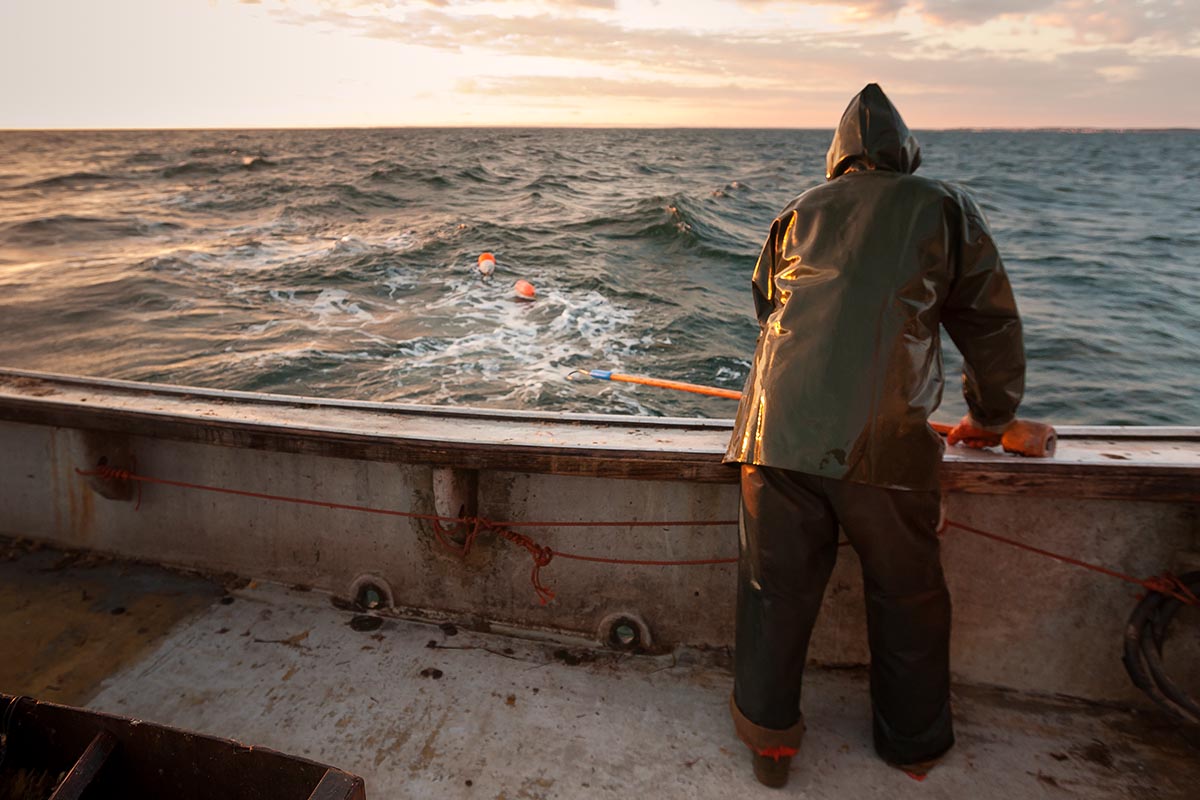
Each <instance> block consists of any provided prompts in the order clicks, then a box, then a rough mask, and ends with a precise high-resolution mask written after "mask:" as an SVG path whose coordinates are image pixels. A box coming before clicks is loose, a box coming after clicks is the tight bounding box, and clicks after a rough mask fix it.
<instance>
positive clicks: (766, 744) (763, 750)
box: [729, 695, 804, 789]
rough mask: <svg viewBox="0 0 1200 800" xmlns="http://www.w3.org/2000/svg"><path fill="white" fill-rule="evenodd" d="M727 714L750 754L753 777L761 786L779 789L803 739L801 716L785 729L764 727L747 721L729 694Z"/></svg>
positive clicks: (786, 778)
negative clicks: (751, 755) (752, 758)
mask: <svg viewBox="0 0 1200 800" xmlns="http://www.w3.org/2000/svg"><path fill="white" fill-rule="evenodd" d="M729 713H730V715H731V716H732V717H733V727H734V730H735V731H736V732H737V735H738V738H739V739H741V740H742V741H743V742H745V743H746V746H747V747H749V748H750V752H751V753H753V754H754V777H755V778H757V779H758V782H759V783H761V784H762V785H763V786H769V787H771V788H772V789H780V788H782V787H784V786H785V785H787V781H788V771H789V770H791V768H792V757H793V756H794V755H796V753H798V752H799V750H800V740H801V739H802V738H804V719H803V718H801V719H799V720H797V722H796V724H795V725H793V726H792V727H790V728H787V729H786V730H776V729H774V728H764V727H763V726H761V725H756V724H755V723H753V722H751V721H750V720H749V719H748V718H747V717H746V715H745V714H743V713H742V710H741V709H740V708H738V706H737V701H736V700H735V699H734V697H733V695H730V696H729Z"/></svg>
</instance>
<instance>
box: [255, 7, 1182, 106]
mask: <svg viewBox="0 0 1200 800" xmlns="http://www.w3.org/2000/svg"><path fill="white" fill-rule="evenodd" d="M1073 1H1074V0H1027V2H1024V3H1021V2H1018V5H1020V6H1021V7H1031V8H1032V7H1033V6H1035V5H1037V4H1038V3H1040V4H1041V6H1045V7H1047V8H1048V7H1051V6H1054V7H1059V6H1063V4H1064V3H1065V2H1073ZM1085 1H1086V2H1089V4H1090V0H1085ZM897 3H903V0H872V1H871V3H869V5H870V6H871V7H878V8H880V9H883V8H885V7H889V6H895V5H897ZM939 4H940V5H953V6H956V7H957V6H961V8H959V9H958V12H957V13H959V14H960V16H965V15H970V14H974V13H976V11H977V10H979V9H982V4H973V3H967V4H961V3H949V2H948V0H923V2H922V7H923V8H924V7H931V8H937V7H940V5H939ZM570 5H572V10H563V8H559V9H558V10H556V11H547V10H546V9H545V8H544V7H543V8H542V10H540V11H535V13H532V14H528V15H525V16H519V15H509V16H504V15H502V14H501V13H500V12H498V11H495V8H496V7H495V5H494V4H492V5H491V6H488V7H486V8H487V9H490V10H480V7H478V6H473V7H472V9H471V10H472V12H473V13H466V12H463V11H461V10H460V9H458V8H457V7H454V8H445V9H443V8H431V7H430V6H428V5H425V6H423V7H411V6H409V7H405V8H403V9H394V10H384V11H381V10H378V8H376V10H364V9H358V10H356V11H355V12H353V13H351V12H349V11H347V10H345V9H344V8H339V7H334V6H331V5H326V6H324V7H321V8H319V9H317V10H315V11H312V12H310V13H302V12H300V11H298V10H296V9H293V8H285V9H282V10H277V13H279V14H282V15H283V16H284V18H285V19H287V20H289V21H290V22H293V23H295V24H299V25H319V26H328V27H332V28H335V29H340V30H348V31H351V32H353V33H355V34H358V35H361V36H366V37H371V38H375V39H380V40H384V41H390V42H397V43H401V44H404V45H410V46H420V47H423V48H433V49H435V50H442V51H447V52H452V53H466V52H467V51H470V52H471V53H473V54H479V53H487V54H488V56H489V57H490V58H492V59H493V60H492V62H491V64H492V68H493V71H492V72H491V73H486V74H475V75H472V76H471V79H470V80H468V81H463V82H462V83H460V84H459V86H458V90H459V92H460V93H464V94H469V95H471V96H472V97H487V96H493V97H506V98H526V99H528V100H530V101H531V102H537V103H539V104H542V105H546V104H547V103H549V102H550V101H551V100H553V99H554V98H556V97H557V98H564V101H563V102H564V103H567V100H566V99H565V98H572V99H573V100H572V102H574V103H575V106H574V107H576V108H579V107H587V106H588V103H589V102H590V101H596V102H599V101H604V102H609V101H613V102H611V103H610V105H611V107H612V108H616V107H617V106H616V103H615V101H616V100H620V99H623V100H626V101H629V102H631V103H634V104H637V105H639V106H641V107H643V108H644V109H645V110H646V115H650V112H652V111H653V109H654V106H655V104H657V105H660V106H663V107H664V108H667V107H669V108H670V109H678V108H681V107H682V106H684V105H686V104H689V103H690V104H692V105H693V106H694V107H695V108H696V109H698V110H701V111H703V110H707V111H708V112H709V113H710V114H711V113H713V112H714V110H719V109H721V108H725V107H728V108H738V109H743V110H746V111H747V114H746V115H743V116H737V115H734V116H730V117H728V120H729V121H728V124H764V123H765V124H775V125H794V124H797V121H799V120H803V121H804V124H812V123H811V120H816V119H825V118H826V117H827V116H829V117H832V116H834V115H835V114H836V113H838V112H840V110H841V107H842V105H843V104H844V102H845V99H846V98H848V97H849V96H850V94H852V93H853V92H854V91H856V90H857V89H859V88H860V87H861V86H862V85H863V84H865V83H867V82H870V81H883V82H884V83H885V87H886V88H888V91H889V92H890V93H892V94H893V96H894V97H896V98H902V99H903V100H904V101H905V103H907V104H908V105H907V107H908V108H911V109H912V110H913V111H914V112H915V115H914V116H913V118H912V120H910V122H912V123H913V124H917V125H920V124H922V123H921V122H920V120H921V119H928V120H938V122H937V123H936V124H939V125H947V124H948V125H972V124H980V125H1012V126H1028V125H1038V124H1049V125H1070V124H1071V120H1072V119H1073V118H1074V119H1077V120H1079V122H1078V124H1082V125H1114V126H1126V125H1133V126H1138V125H1142V126H1146V125H1149V126H1163V125H1180V124H1196V122H1197V121H1198V120H1197V115H1196V112H1194V111H1188V110H1186V109H1185V108H1183V107H1182V106H1181V105H1180V104H1175V103H1166V104H1164V103H1163V98H1172V97H1174V96H1176V95H1178V96H1186V93H1187V92H1188V91H1189V89H1190V86H1191V84H1192V83H1193V82H1194V79H1191V78H1187V77H1185V74H1186V72H1187V70H1188V69H1191V70H1192V72H1193V74H1195V70H1196V69H1197V65H1198V64H1200V59H1198V58H1197V57H1196V56H1195V55H1194V54H1191V53H1188V52H1182V53H1179V52H1176V53H1173V54H1172V53H1171V52H1170V51H1169V50H1164V49H1158V50H1156V51H1152V50H1149V49H1148V48H1141V50H1136V49H1131V48H1129V47H1122V46H1108V45H1104V44H1100V43H1096V42H1093V43H1090V44H1089V43H1082V44H1076V45H1073V46H1070V47H1066V48H1064V49H1059V50H1051V49H1049V48H1046V47H1041V46H1040V44H1039V43H1038V42H1036V41H1035V42H1034V43H1032V44H1030V45H1028V46H1025V47H1021V48H1018V49H1016V50H1013V49H1009V50H1007V51H1004V50H1000V49H997V48H995V47H994V46H991V45H989V43H988V39H987V38H986V37H981V36H959V35H956V36H946V35H945V34H944V29H940V28H936V27H935V28H931V29H928V30H919V29H918V30H914V29H913V28H912V27H911V26H909V27H901V26H869V27H867V26H861V25H859V26H854V27H850V28H844V29H841V30H834V31H828V30H824V31H816V30H813V29H810V28H805V27H802V26H798V25H769V26H761V25H760V26H759V27H757V28H754V27H749V26H748V27H744V28H738V27H730V28H727V29H721V30H716V29H711V28H710V29H709V30H703V29H698V28H690V27H683V26H679V27H659V28H647V27H631V26H629V25H628V24H626V23H624V22H623V21H624V20H626V19H628V17H626V16H625V15H624V14H616V15H607V14H602V15H595V14H590V13H583V14H580V13H575V11H574V7H575V6H577V5H578V3H573V4H570ZM1008 7H1009V8H1012V7H1015V6H1014V5H1013V4H1011V3H1010V4H1009V5H1008ZM524 8H525V10H526V11H527V12H528V10H529V8H530V7H529V6H528V5H525V6H524ZM564 8H565V7H564ZM1104 8H1105V9H1107V11H1106V12H1104V13H1115V12H1116V10H1119V9H1113V8H1111V7H1109V6H1105V7H1104ZM978 13H980V14H982V13H983V11H981V10H979V11H978ZM1037 13H1042V12H1040V11H1039V12H1037ZM1098 13H1099V12H1098ZM962 24H966V23H962ZM1089 24H1093V23H1089ZM1110 35H1111V34H1110ZM1060 38H1061V37H1060ZM1151 53H1152V54H1151ZM1147 98H1159V104H1160V107H1157V108H1156V107H1155V106H1154V104H1153V102H1150V101H1149V100H1148V99H1147ZM564 107H565V106H564ZM903 108H905V106H902V109H903ZM1072 109H1075V110H1074V111H1072ZM1080 109H1082V110H1084V111H1086V116H1083V117H1081V116H1080V113H1079V110H1080ZM749 112H753V113H752V114H751V113H749ZM614 113H616V112H614ZM697 113H700V112H699V111H698V112H697ZM905 113H906V115H908V111H906V112H905ZM751 117H753V118H754V119H755V120H757V121H756V122H754V123H748V122H744V121H742V120H745V119H750V118H751ZM829 124H832V121H831V122H830V123H829Z"/></svg>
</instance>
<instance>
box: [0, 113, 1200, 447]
mask: <svg viewBox="0 0 1200 800" xmlns="http://www.w3.org/2000/svg"><path fill="white" fill-rule="evenodd" d="M830 135H831V132H830V131H784V130H556V129H527V130H522V129H445V130H438V129H397V130H315V131H301V130H295V131H144V132H117V131H107V132H0V365H3V366H8V367H17V368H24V369H36V370H46V371H55V372H65V373H76V374H86V375H95V376H103V377H112V378H124V379H130V380H144V381H159V382H169V383H176V384H185V385H193V386H205V387H216V388H224V389H243V390H254V391H269V392H281V393H287V394H304V395H315V396H322V397H340V398H354V399H371V400H384V401H397V402H405V403H425V404H454V405H473V406H485V407H498V408H521V409H547V410H558V411H583V412H592V413H613V414H629V413H640V414H656V415H657V414H662V415H669V416H705V417H730V416H732V415H733V413H734V410H735V409H734V405H735V404H734V403H733V402H732V401H728V400H720V399H715V398H703V397H697V396H694V395H686V394H680V393H676V392H669V391H664V390H658V389H650V388H645V387H633V386H629V385H622V384H612V383H603V382H596V381H586V382H577V381H568V380H566V376H567V374H568V373H569V372H570V371H571V370H573V369H588V368H602V369H612V370H616V371H621V372H629V373H635V374H646V375H653V376H657V377H663V378H672V379H678V380H686V381H692V382H696V383H704V384H710V385H714V386H721V387H726V388H735V389H740V388H741V386H742V383H743V381H744V379H745V377H746V373H747V370H748V368H749V363H750V358H751V356H752V353H753V349H754V341H755V336H756V333H757V329H756V326H755V322H754V319H753V315H752V302H751V296H750V288H749V279H750V273H751V270H752V269H753V267H754V262H755V259H756V257H757V254H758V250H759V247H760V246H761V242H762V239H763V237H764V236H765V234H766V231H767V229H768V227H769V225H770V222H771V219H772V218H773V216H774V215H775V214H776V213H777V212H778V211H779V209H780V208H782V207H783V206H784V205H785V204H786V203H787V202H788V201H789V200H790V199H791V198H792V197H794V196H795V195H796V194H798V193H800V192H801V191H803V190H804V189H806V188H808V187H810V186H812V185H815V184H816V183H818V182H819V181H821V180H822V179H823V174H824V154H825V150H826V148H827V147H828V143H829V139H830ZM918 136H919V138H920V140H921V142H922V146H923V157H924V166H923V167H922V169H921V174H924V175H928V176H931V177H937V178H944V179H949V180H954V181H956V182H958V183H960V184H961V185H963V186H965V187H966V188H967V189H969V190H970V191H971V192H972V193H973V194H974V195H975V197H976V198H977V199H978V200H979V201H980V203H981V204H982V206H983V208H984V210H985V212H986V213H987V215H988V218H989V221H990V223H991V225H992V228H993V232H994V234H995V236H996V239H997V241H998V243H999V246H1000V248H1001V252H1002V253H1003V255H1004V257H1005V261H1006V264H1007V267H1008V270H1009V272H1010V275H1011V277H1012V281H1013V284H1014V287H1015V289H1016V292H1017V298H1018V303H1019V305H1020V307H1021V311H1022V315H1023V317H1024V320H1025V326H1026V348H1027V352H1028V356H1029V377H1028V390H1027V394H1026V401H1025V403H1024V406H1023V410H1022V413H1023V414H1024V415H1027V416H1031V417H1037V418H1041V419H1046V420H1048V421H1052V422H1055V423H1058V424H1172V425H1196V424H1198V422H1200V283H1198V281H1197V276H1198V273H1200V183H1198V179H1197V177H1196V176H1197V175H1200V132H1196V131H1164V132H1098V133H1071V132H1051V131H1035V132H997V131H990V132H969V131H945V132H927V133H919V134H918ZM483 251H491V252H493V253H495V254H496V257H497V261H498V267H497V270H496V273H495V274H494V275H493V276H492V277H491V278H490V279H485V278H482V277H481V276H480V275H479V274H478V273H477V272H476V270H475V263H476V258H477V257H478V255H479V254H480V253H481V252H483ZM518 278H524V279H526V280H528V281H530V282H531V283H533V284H534V285H535V286H536V287H537V291H538V297H537V299H536V300H535V301H533V302H527V301H523V300H520V299H517V298H516V297H515V296H514V294H513V292H512V285H513V283H514V281H516V280H517V279H518ZM944 347H945V348H946V349H947V389H946V394H945V402H944V404H943V408H942V411H941V412H939V414H938V416H939V417H941V418H943V419H947V420H950V419H954V418H956V417H957V416H958V415H959V414H961V413H962V410H963V404H962V400H961V398H960V396H959V390H958V381H957V369H958V366H957V365H958V362H957V358H956V355H955V354H954V353H953V352H952V350H953V347H952V345H951V344H950V343H949V340H948V338H947V339H945V342H944Z"/></svg>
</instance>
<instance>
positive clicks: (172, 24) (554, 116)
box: [0, 0, 1200, 128]
mask: <svg viewBox="0 0 1200 800" xmlns="http://www.w3.org/2000/svg"><path fill="white" fill-rule="evenodd" d="M1005 9H1007V11H1005ZM1198 76H1200V3H1193V2H1185V1H1184V0H1112V1H1110V2H1102V3H1101V2H1094V0H1014V1H1013V2H1007V3H991V2H984V1H983V0H977V1H975V2H970V1H969V2H961V1H960V0H848V1H846V2H841V1H840V0H808V2H788V1H787V0H778V1H774V2H773V1H772V0H657V2H656V1H654V0H640V1H639V2H633V1H632V0H514V1H513V2H499V1H493V2H471V1H470V0H467V1H465V2H452V1H451V0H425V1H424V2H421V1H416V2H366V1H365V0H296V1H294V2H288V1H286V0H242V2H233V0H113V1H112V2H104V3H99V2H94V0H8V2H6V3H4V4H3V6H0V97H3V99H4V102H3V103H2V104H0V128H78V127H101V128H110V127H112V128H130V127H132V128H138V127H165V128H173V127H293V126H304V127H310V126H311V127H330V126H333V127H336V126H410V125H417V126H439V125H570V126H574V125H613V126H658V125H661V126H680V125H682V126H722V127H831V126H832V125H833V124H834V123H835V122H836V119H837V116H838V114H839V113H840V111H841V109H842V108H843V106H844V105H845V102H846V100H847V98H848V97H849V96H850V95H852V94H853V93H854V92H855V91H857V90H858V89H859V88H861V86H862V85H863V84H865V83H867V82H869V81H878V82H880V83H882V84H883V85H884V86H885V88H886V89H887V90H888V92H889V94H890V95H891V96H892V97H893V98H894V100H895V101H896V103H897V105H898V106H899V107H900V108H901V109H902V111H903V112H904V113H905V115H906V117H908V118H909V119H910V121H911V123H912V124H914V125H915V126H917V127H923V128H943V127H1041V126H1048V127H1072V128H1073V127H1122V128H1123V127H1195V126H1200V103H1196V102H1194V83H1195V80H1196V78H1197V77H1198ZM1189 98H1192V99H1189Z"/></svg>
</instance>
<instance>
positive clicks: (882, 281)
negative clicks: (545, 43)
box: [725, 83, 1025, 786]
mask: <svg viewBox="0 0 1200 800" xmlns="http://www.w3.org/2000/svg"><path fill="white" fill-rule="evenodd" d="M920 161H921V156H920V150H919V148H918V145H917V140H916V139H915V138H914V137H913V135H912V134H911V133H910V132H909V130H908V128H907V127H906V126H905V124H904V121H903V120H902V119H901V118H900V114H899V113H898V112H897V111H896V109H895V107H894V106H893V105H892V104H891V101H889V100H888V98H887V96H886V95H885V94H884V93H883V90H882V89H880V88H879V86H878V85H876V84H873V83H872V84H869V85H868V86H867V87H866V88H865V89H863V90H862V91H861V92H860V93H859V94H858V95H857V96H856V97H855V98H854V99H853V100H852V101H851V102H850V105H849V107H847V109H846V111H845V113H844V114H843V115H842V120H841V123H840V124H839V125H838V129H837V132H836V133H835V134H834V137H833V144H832V145H831V146H830V148H829V153H828V155H827V156H826V182H825V183H823V184H821V185H819V186H816V187H814V188H812V189H809V190H808V191H806V192H804V193H803V194H801V195H800V196H799V197H798V198H796V199H795V200H793V201H792V202H791V204H789V205H788V206H787V207H786V208H785V209H784V210H783V212H782V213H780V214H779V216H778V217H776V218H775V221H774V222H773V223H772V225H771V231H770V234H769V235H768V236H767V240H766V243H765V244H764V246H763V249H762V254H761V255H760V256H759V258H758V264H757V265H756V266H755V268H754V276H753V280H752V284H753V295H754V307H755V312H756V314H757V316H758V322H759V326H760V328H761V331H760V333H759V337H758V344H757V348H756V351H755V354H754V364H753V367H752V369H751V371H750V375H749V377H748V378H747V381H746V387H745V391H744V392H743V394H742V399H741V404H740V406H739V407H738V414H737V421H736V423H735V426H734V433H733V437H732V439H731V441H730V444H729V449H728V452H727V453H726V455H725V461H727V462H733V463H738V464H740V465H741V514H740V526H739V527H740V550H739V552H740V558H739V566H738V601H737V638H736V654H735V678H734V692H733V696H732V697H731V711H732V713H733V717H734V723H735V727H736V730H737V733H738V735H739V737H740V738H741V739H742V740H743V741H744V742H745V743H746V744H747V745H749V746H750V748H751V749H752V750H753V752H754V772H755V775H756V776H757V777H758V779H759V780H760V781H761V782H762V783H764V784H767V785H768V786H782V785H784V784H785V783H786V782H787V777H788V769H789V767H790V761H791V757H792V756H793V755H795V753H796V752H797V749H798V748H799V746H800V740H801V737H802V735H803V733H804V720H803V716H802V714H801V712H800V687H801V680H802V677H803V673H804V664H805V658H806V654H807V651H808V643H809V637H810V635H811V633H812V629H813V625H814V623H815V622H816V619H817V613H818V611H819V609H820V607H821V598H822V596H823V594H824V591H825V585H826V583H827V582H828V580H829V574H830V572H831V570H832V569H833V565H834V561H835V559H836V557H837V552H838V528H839V526H840V528H841V529H842V530H843V531H844V532H845V535H846V538H847V539H848V540H849V542H850V544H851V545H852V546H853V547H854V549H855V551H856V552H857V553H858V557H859V559H860V560H861V562H862V575H863V585H864V589H865V594H866V607H867V631H868V640H869V644H870V649H871V708H872V715H873V737H874V744H875V750H876V752H877V753H878V754H879V755H880V756H881V757H882V758H883V760H884V761H886V762H888V763H889V764H892V765H893V766H897V767H899V768H901V769H903V770H905V771H907V772H909V773H910V774H912V775H914V776H918V777H919V776H923V775H924V774H925V773H926V772H927V771H928V770H929V769H930V768H931V767H932V766H933V764H934V763H935V762H936V761H937V760H938V759H939V758H940V757H941V756H942V755H943V754H944V753H946V751H947V750H949V749H950V747H951V746H952V745H953V744H954V732H953V726H952V722H951V713H950V665H949V646H950V596H949V593H948V592H947V590H946V582H945V579H944V577H943V574H942V566H941V562H940V560H939V554H938V525H939V517H940V507H941V496H940V491H939V483H938V467H939V465H940V463H941V457H942V450H943V445H942V442H941V439H940V437H939V436H938V435H937V434H936V433H935V432H934V431H933V429H932V428H930V427H929V425H928V424H927V421H928V419H929V415H930V414H931V413H932V412H933V411H934V409H936V408H937V407H938V404H939V403H940V402H941V398H942V384H943V378H942V353H941V343H940V339H939V331H938V326H939V325H941V326H942V327H944V328H945V329H946V332H947V333H948V334H949V335H950V338H951V339H953V340H954V343H955V345H957V347H958V349H959V351H960V352H961V353H962V355H963V359H964V362H965V363H964V367H963V376H962V380H963V394H964V396H965V397H966V401H967V407H968V409H969V413H968V415H967V416H966V417H964V418H963V420H962V422H960V423H959V424H958V425H957V426H956V427H955V428H954V430H953V431H952V432H951V434H950V436H949V441H950V442H951V443H952V444H953V443H955V442H957V441H960V440H963V441H966V442H967V443H969V444H973V445H976V446H978V445H987V444H997V443H999V440H1000V434H1001V433H1002V432H1003V431H1004V429H1005V428H1006V427H1007V426H1008V425H1009V424H1010V423H1011V422H1012V420H1013V419H1014V416H1015V414H1016V410H1017V405H1018V403H1020V401H1021V396H1022V394H1023V392H1024V383H1025V355H1024V348H1023V345H1022V340H1021V320H1020V317H1019V316H1018V314H1017V308H1016V303H1015V301H1014V300H1013V294H1012V288H1011V287H1010V285H1009V281H1008V277H1007V276H1006V275H1005V272H1004V267H1003V265H1002V263H1001V261H1000V256H999V254H998V253H997V251H996V246H995V244H994V243H993V241H992V236H991V234H990V232H989V231H988V226H987V223H986V222H985V221H984V217H983V212H982V211H980V209H979V207H978V206H977V205H976V204H975V202H974V201H973V200H972V199H971V198H970V197H969V196H968V195H967V194H966V192H964V191H963V190H962V189H959V188H956V187H954V186H952V185H949V184H946V183H943V182H941V181H935V180H930V179H926V178H919V177H916V176H915V175H913V172H914V171H915V170H916V169H917V166H918V165H919V164H920Z"/></svg>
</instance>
